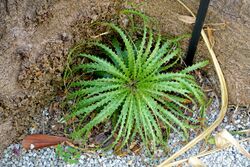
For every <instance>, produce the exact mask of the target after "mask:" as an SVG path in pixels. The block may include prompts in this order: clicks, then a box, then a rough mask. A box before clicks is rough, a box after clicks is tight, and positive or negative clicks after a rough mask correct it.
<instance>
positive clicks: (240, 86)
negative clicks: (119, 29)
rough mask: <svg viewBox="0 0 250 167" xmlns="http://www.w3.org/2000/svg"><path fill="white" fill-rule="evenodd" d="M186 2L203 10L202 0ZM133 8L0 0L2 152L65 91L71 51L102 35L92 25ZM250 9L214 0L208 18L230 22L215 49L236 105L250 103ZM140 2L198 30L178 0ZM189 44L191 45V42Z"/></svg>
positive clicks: (109, 2) (168, 25) (172, 24)
mask: <svg viewBox="0 0 250 167" xmlns="http://www.w3.org/2000/svg"><path fill="white" fill-rule="evenodd" d="M185 1H186V4H188V6H189V7H191V8H192V9H193V10H194V11H196V9H197V5H198V3H197V1H195V0H192V1H190V0H185ZM133 2H134V3H135V4H138V3H141V1H139V0H133ZM127 6H128V4H127V3H126V2H123V3H121V2H118V1H113V0H102V1H99V0H91V1H90V0H82V1H77V0H71V1H67V0H46V1H45V0H42V1H41V0H23V1H17V0H0V134H1V135H0V152H1V150H2V149H3V148H4V147H6V146H7V145H9V144H10V143H11V142H13V141H14V140H19V139H22V137H23V136H24V135H25V134H26V133H28V132H27V128H30V127H31V126H32V124H34V122H36V121H37V120H35V118H36V116H37V115H39V112H40V111H41V108H44V106H46V105H48V103H49V102H53V101H56V100H57V99H56V98H58V97H60V96H61V94H63V92H62V89H61V88H62V86H63V83H62V73H63V69H64V66H65V63H66V58H67V54H68V51H69V49H70V48H71V47H72V46H73V45H74V44H75V43H77V42H79V41H81V40H85V39H88V38H89V37H90V36H93V35H97V33H100V30H98V29H96V28H93V27H91V23H93V22H94V21H104V20H105V21H114V20H115V19H116V17H117V11H119V9H120V8H121V7H127ZM249 7H250V2H249V1H244V0H238V1H235V0H230V1H227V0H221V1H216V0H213V1H212V2H211V7H210V9H209V14H208V17H207V20H206V24H209V23H222V22H227V26H226V28H225V29H219V30H217V31H215V32H214V36H215V40H216V45H215V46H214V49H215V52H216V53H217V56H218V59H219V61H220V63H221V65H222V69H223V71H224V74H225V76H226V80H227V83H228V88H229V93H230V102H231V103H232V104H245V105H246V104H250V87H249V86H250V79H249V74H250V57H249V53H250V42H249V40H248V36H249V34H250V12H249V10H248V9H249ZM139 8H140V9H141V10H142V11H145V12H146V13H147V14H149V15H151V16H154V17H156V18H157V19H158V20H159V22H160V25H161V27H160V28H161V30H162V32H163V33H165V34H167V35H171V36H175V35H181V34H186V33H190V32H191V31H192V25H189V24H185V23H183V22H181V21H179V20H178V15H179V14H181V15H187V14H188V13H187V11H186V10H185V9H184V8H183V7H182V6H180V5H179V4H178V3H177V1H175V0H150V1H145V2H143V3H142V5H140V6H139ZM183 44H184V45H183V48H185V47H186V46H187V44H188V40H186V41H184V42H183ZM204 58H206V59H209V55H208V53H207V50H206V47H205V45H204V43H203V42H202V41H201V43H200V45H199V48H198V52H197V60H200V59H204ZM207 69H208V73H209V75H210V76H211V78H214V79H212V80H214V81H215V82H214V83H213V84H214V89H216V88H218V87H219V85H218V82H216V75H215V73H214V71H213V67H212V66H210V67H208V68H207ZM6 129H7V130H6ZM10 131H11V133H9V132H10ZM2 141H5V142H2Z"/></svg>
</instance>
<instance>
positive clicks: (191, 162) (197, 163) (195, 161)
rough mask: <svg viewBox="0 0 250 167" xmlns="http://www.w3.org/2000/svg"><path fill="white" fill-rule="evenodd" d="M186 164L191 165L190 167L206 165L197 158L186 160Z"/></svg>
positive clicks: (203, 166)
mask: <svg viewBox="0 0 250 167" xmlns="http://www.w3.org/2000/svg"><path fill="white" fill-rule="evenodd" d="M188 163H189V165H191V166H192V167H205V166H206V165H205V164H204V163H203V162H202V161H201V160H199V159H198V158H197V157H190V158H189V159H188Z"/></svg>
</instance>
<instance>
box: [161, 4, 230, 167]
mask: <svg viewBox="0 0 250 167" xmlns="http://www.w3.org/2000/svg"><path fill="white" fill-rule="evenodd" d="M177 1H178V2H179V3H180V4H181V5H182V6H184V7H185V8H186V9H187V10H188V11H189V13H190V14H191V15H192V16H193V17H195V14H194V13H193V12H192V11H191V10H190V9H189V8H188V7H187V6H186V5H185V4H184V3H183V2H182V1H181V0H177ZM201 35H202V37H203V39H204V41H205V43H206V46H207V48H208V51H209V53H210V55H211V58H212V61H213V64H214V67H215V70H216V73H217V76H218V78H219V82H220V90H221V109H220V113H219V116H218V118H217V119H216V120H215V122H214V123H213V124H212V125H211V126H210V127H208V128H207V129H206V130H205V131H204V132H202V133H201V134H200V135H199V136H197V137H196V138H194V139H193V140H192V141H190V142H189V143H188V144H187V145H185V146H184V147H183V148H181V149H180V150H179V151H177V152H176V153H174V154H173V155H172V156H171V157H169V158H168V159H167V160H165V161H164V162H163V163H162V164H160V165H159V166H158V167H164V166H171V165H169V164H170V163H171V162H172V161H173V160H174V159H176V158H177V157H179V156H180V155H182V154H183V153H185V152H186V151H187V150H189V149H190V148H192V147H193V146H194V145H195V144H197V143H198V142H199V141H201V140H202V139H204V138H205V137H206V136H208V135H209V134H210V133H211V132H212V131H213V130H214V129H215V128H216V127H217V126H218V125H219V124H220V123H221V121H222V120H223V118H224V116H225V114H226V111H227V106H228V92H227V86H226V81H225V78H224V76H223V73H222V70H221V68H220V65H219V62H218V60H217V58H216V56H215V53H214V51H213V49H212V47H211V44H210V42H209V40H208V37H207V35H206V33H205V31H204V30H202V32H201Z"/></svg>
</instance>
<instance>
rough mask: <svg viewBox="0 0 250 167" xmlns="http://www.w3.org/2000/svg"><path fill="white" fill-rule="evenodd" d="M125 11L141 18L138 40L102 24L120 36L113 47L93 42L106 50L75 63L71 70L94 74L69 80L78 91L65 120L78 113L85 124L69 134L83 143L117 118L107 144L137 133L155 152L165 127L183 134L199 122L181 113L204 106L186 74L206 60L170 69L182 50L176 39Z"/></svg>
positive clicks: (129, 138) (202, 97)
mask: <svg viewBox="0 0 250 167" xmlns="http://www.w3.org/2000/svg"><path fill="white" fill-rule="evenodd" d="M125 13H130V14H131V13H132V14H134V15H138V16H140V17H142V18H143V22H144V26H143V33H142V35H141V38H140V39H137V40H136V41H133V40H132V39H133V38H132V37H131V36H129V35H128V34H127V33H125V31H124V30H123V29H122V28H120V27H119V26H117V25H115V24H113V23H104V25H106V26H108V27H110V28H111V29H113V30H114V32H115V33H116V34H117V35H118V36H119V40H117V39H116V38H114V39H113V40H112V45H108V44H103V43H99V42H92V43H91V45H93V46H96V47H99V48H100V49H101V50H102V51H103V53H104V54H101V55H92V54H85V53H81V54H80V55H79V56H80V57H82V58H84V59H88V60H90V61H89V62H88V63H83V64H78V65H75V67H74V68H73V71H74V72H76V71H77V72H78V73H79V72H83V73H85V74H86V73H89V75H93V74H94V75H95V74H96V76H95V77H94V79H92V80H84V79H83V80H79V81H77V82H73V83H71V84H70V87H73V88H77V89H75V90H74V91H73V92H71V93H70V94H69V95H68V98H69V99H77V100H76V104H75V106H74V107H73V108H72V111H71V113H70V114H69V115H68V117H67V119H72V118H76V117H77V118H78V119H79V120H82V121H79V122H84V123H80V124H78V125H77V128H75V130H74V132H73V134H72V136H73V137H74V138H83V139H84V140H83V141H86V139H87V138H88V137H89V135H90V133H91V131H92V129H93V128H94V127H95V126H97V125H98V124H100V123H104V122H107V121H108V120H109V119H111V117H115V118H116V120H115V121H113V126H112V128H113V129H112V132H111V134H110V137H109V138H111V137H114V136H115V139H114V141H113V142H112V144H110V145H109V146H108V148H114V147H116V146H118V147H119V148H123V147H124V146H126V145H127V144H128V142H130V141H132V140H133V139H134V137H135V136H139V137H140V139H141V140H142V142H143V143H144V145H145V146H146V147H147V148H152V150H154V149H155V148H156V146H157V145H159V144H166V140H165V139H166V138H165V137H166V134H167V131H168V130H169V129H172V130H173V131H175V132H176V133H179V134H181V135H183V136H184V137H187V136H188V129H189V128H190V127H191V123H197V122H198V120H196V119H194V118H192V116H189V115H190V114H189V115H187V114H185V112H184V111H188V112H194V111H192V110H191V109H190V107H189V106H188V105H190V103H192V104H193V105H196V106H198V107H199V108H201V109H202V108H204V106H205V95H204V93H203V92H202V89H201V87H200V86H199V85H198V84H197V83H196V80H195V78H194V76H192V75H191V74H190V72H192V71H194V70H196V69H197V68H201V67H203V66H205V65H206V64H207V62H200V63H198V64H195V65H193V66H190V67H187V68H185V69H183V70H175V72H171V70H172V71H173V69H175V68H174V67H175V65H176V63H177V62H178V61H177V60H178V59H179V58H180V53H181V49H180V48H179V47H178V45H176V40H163V39H162V37H161V35H160V34H158V35H157V36H155V35H154V34H153V30H152V29H151V28H150V26H148V22H149V20H150V19H148V17H147V16H145V15H143V14H141V13H139V12H137V11H131V10H126V11H125ZM97 74H98V75H97ZM187 102H189V104H187ZM92 113H95V114H92ZM91 114H92V116H91V118H90V117H89V116H90V115H91ZM93 115H94V116H93ZM196 115H201V114H200V113H196ZM83 120H85V121H83ZM109 138H108V139H109ZM108 139H107V140H106V141H108ZM104 143H105V142H104Z"/></svg>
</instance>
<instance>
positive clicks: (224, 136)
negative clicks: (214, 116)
mask: <svg viewBox="0 0 250 167" xmlns="http://www.w3.org/2000/svg"><path fill="white" fill-rule="evenodd" d="M215 143H216V146H217V147H218V148H224V147H225V146H227V145H229V144H230V143H231V144H232V145H234V146H235V147H236V148H237V149H238V150H239V151H240V152H241V153H242V154H243V155H245V156H246V157H248V158H249V159H250V154H249V152H247V150H245V148H243V147H242V146H241V145H240V144H239V142H238V141H237V140H236V139H235V138H234V137H233V136H232V135H231V134H230V133H229V132H228V131H227V130H226V129H223V130H222V131H221V132H220V133H218V134H217V135H216V136H215Z"/></svg>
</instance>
